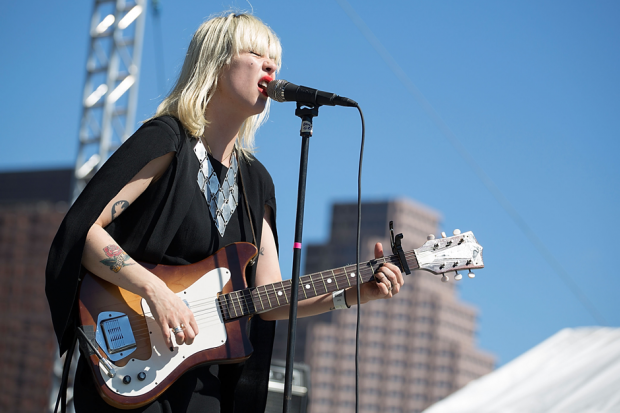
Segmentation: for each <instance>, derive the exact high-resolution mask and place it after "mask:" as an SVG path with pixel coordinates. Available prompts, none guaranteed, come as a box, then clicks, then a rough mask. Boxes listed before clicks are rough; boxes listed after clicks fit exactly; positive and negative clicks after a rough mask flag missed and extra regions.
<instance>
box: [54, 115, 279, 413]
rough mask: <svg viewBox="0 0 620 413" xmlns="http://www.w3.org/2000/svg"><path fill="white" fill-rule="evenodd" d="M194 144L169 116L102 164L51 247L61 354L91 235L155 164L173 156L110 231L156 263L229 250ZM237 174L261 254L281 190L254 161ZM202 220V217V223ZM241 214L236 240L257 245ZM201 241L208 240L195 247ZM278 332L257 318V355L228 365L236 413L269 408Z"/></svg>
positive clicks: (71, 330)
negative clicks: (266, 222) (202, 186)
mask: <svg viewBox="0 0 620 413" xmlns="http://www.w3.org/2000/svg"><path fill="white" fill-rule="evenodd" d="M194 144H195V139H193V138H191V137H189V136H188V135H187V134H186V133H185V131H184V128H183V127H182V125H181V123H180V122H179V121H178V120H177V119H175V118H173V117H169V116H164V117H161V118H156V119H153V120H151V121H149V122H147V123H145V124H144V125H143V126H142V127H141V128H140V129H139V130H138V131H137V132H136V133H135V134H134V135H133V136H132V137H131V138H129V139H128V140H127V141H126V142H125V143H124V144H123V145H121V147H120V148H119V149H118V150H117V151H116V152H115V153H114V154H113V155H112V156H111V157H110V159H109V160H108V161H107V162H106V163H105V164H104V165H103V166H102V168H101V169H100V170H99V171H98V172H97V174H96V175H95V176H94V177H93V178H92V180H91V181H90V182H89V184H88V185H87V186H86V188H85V189H84V191H83V192H82V194H81V195H80V197H79V198H78V199H77V200H76V201H75V203H74V204H73V206H72V207H71V209H70V210H69V212H68V213H67V215H66V217H65V219H64V220H63V222H62V224H61V225H60V228H59V230H58V233H57V234H56V237H55V238H54V241H53V243H52V246H51V248H50V253H49V257H48V263H47V269H46V288H45V290H46V295H47V299H48V301H49V306H50V310H51V314H52V321H53V324H54V330H55V332H56V336H57V339H58V344H59V347H60V354H63V353H64V352H65V351H66V350H67V349H68V347H69V346H70V344H71V341H72V339H73V335H74V334H75V329H76V327H77V320H78V306H77V299H78V297H77V294H78V286H79V279H80V276H81V274H83V271H84V269H83V267H82V265H81V260H82V251H83V248H84V243H85V240H86V235H87V233H88V230H89V229H90V227H91V226H92V225H93V224H94V222H95V221H96V220H97V218H98V217H99V215H100V214H101V211H103V209H104V207H105V206H106V205H107V204H108V203H109V202H110V200H111V199H112V198H113V197H114V196H115V195H116V194H117V193H118V192H119V191H120V190H121V189H122V188H123V187H124V186H125V185H126V184H127V183H128V182H129V181H130V180H131V179H132V178H133V177H134V176H135V175H136V174H137V173H138V172H139V171H140V170H141V169H142V168H143V167H144V166H146V164H148V163H149V162H150V161H151V160H153V159H155V158H158V157H160V156H163V155H165V154H167V153H170V152H174V153H175V157H174V159H173V161H172V162H171V164H170V166H169V167H168V169H167V170H166V171H165V173H164V174H163V176H162V177H161V178H160V179H159V180H158V181H157V182H156V183H155V184H152V185H151V186H149V188H148V189H147V190H146V191H145V192H144V193H143V194H142V195H141V196H140V197H139V198H138V199H137V200H136V201H135V202H134V203H133V204H132V205H131V206H130V207H129V208H127V210H126V211H123V213H122V214H121V215H120V216H119V217H118V218H116V219H115V220H114V221H113V222H112V223H111V224H110V225H109V226H107V227H106V228H105V229H106V231H107V232H108V233H109V234H110V235H111V236H112V238H114V240H115V241H116V242H117V243H118V244H119V245H120V246H121V247H122V248H123V249H124V250H125V251H126V252H127V253H128V254H129V255H130V256H131V257H132V258H133V259H135V260H137V261H144V262H149V263H153V264H168V265H182V264H190V263H194V262H197V261H200V260H201V259H203V258H206V257H207V256H209V255H211V254H213V253H214V252H215V251H216V250H217V249H219V248H221V247H223V246H224V245H219V243H218V240H219V235H218V234H217V231H216V230H215V226H214V225H213V223H212V220H211V219H210V216H209V213H208V209H207V206H206V202H205V201H204V199H201V198H200V197H201V196H202V194H201V192H200V190H199V189H198V185H197V183H196V176H197V173H198V168H199V162H198V159H197V158H196V155H195V154H194V152H193V146H194ZM214 167H215V166H214ZM239 170H240V173H241V174H242V176H243V182H244V184H245V190H246V194H247V197H248V202H249V205H250V216H251V219H252V224H253V226H254V231H255V234H256V238H257V239H256V243H257V247H259V248H260V236H261V234H262V224H263V216H264V213H265V206H269V207H270V208H271V211H273V216H272V217H271V218H272V219H271V222H272V229H273V232H274V237H275V239H276V245H277V231H276V228H275V211H276V204H275V190H274V187H273V182H272V180H271V177H270V176H269V173H268V172H267V170H266V169H265V168H264V166H263V165H262V164H261V163H260V162H258V161H257V160H256V159H252V160H251V162H250V161H247V160H243V158H241V159H240V161H239ZM240 192H241V188H240ZM205 212H206V217H205V216H204V214H205ZM199 214H200V215H202V216H201V217H197V215H199ZM235 215H236V216H237V219H238V221H239V223H240V224H239V226H240V228H237V233H238V235H237V236H238V237H240V239H234V240H233V241H250V242H251V241H252V235H251V231H250V229H249V225H248V224H249V223H248V213H247V209H246V208H245V205H244V204H243V201H242V202H240V204H239V205H238V207H237V210H236V211H235ZM205 222H207V223H208V224H205ZM205 225H207V226H205ZM229 226H231V225H230V224H229ZM195 227H202V229H203V231H202V233H201V234H195V233H192V229H193V228H195ZM188 231H189V232H190V234H189V235H188ZM213 231H215V232H213ZM227 232H229V235H228V236H226V237H225V238H224V239H226V238H230V237H231V235H230V233H232V234H233V235H232V236H234V234H235V231H234V230H233V231H229V230H228V227H227ZM212 234H215V235H217V236H212ZM196 236H202V237H204V239H203V240H202V242H196V238H195V237H196ZM192 237H193V238H192ZM255 272H256V266H255V265H254V266H252V267H250V268H248V271H247V273H246V278H247V282H248V285H250V286H253V285H255V284H254V278H255ZM274 329H275V322H266V321H263V320H262V319H260V317H254V318H253V319H252V323H251V330H250V341H251V342H252V345H253V346H254V353H253V355H252V357H250V359H248V360H247V361H246V362H245V363H242V364H240V365H231V367H228V366H227V367H226V368H229V369H233V370H235V369H236V371H234V372H228V373H226V376H227V377H235V381H237V379H238V381H237V383H236V386H235V390H234V403H235V409H234V411H236V412H253V411H256V412H262V411H263V410H264V406H265V402H266V394H267V384H268V375H269V364H270V361H271V349H272V345H273V336H274ZM222 397H224V395H223V396H222Z"/></svg>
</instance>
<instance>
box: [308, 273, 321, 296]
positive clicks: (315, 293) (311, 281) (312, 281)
mask: <svg viewBox="0 0 620 413" xmlns="http://www.w3.org/2000/svg"><path fill="white" fill-rule="evenodd" d="M309 277H310V283H311V284H312V289H313V290H314V296H315V297H316V296H317V295H319V293H317V292H316V284H315V283H314V278H312V276H311V275H310V276H309Z"/></svg>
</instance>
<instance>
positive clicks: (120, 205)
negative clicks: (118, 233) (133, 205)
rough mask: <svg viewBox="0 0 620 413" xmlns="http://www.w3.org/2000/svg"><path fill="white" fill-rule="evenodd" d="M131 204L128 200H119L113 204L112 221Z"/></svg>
mask: <svg viewBox="0 0 620 413" xmlns="http://www.w3.org/2000/svg"><path fill="white" fill-rule="evenodd" d="M128 206H129V202H127V201H117V202H115V203H114V205H112V221H114V218H118V216H119V215H120V214H121V213H122V212H123V211H124V210H125V209H126V208H127V207H128Z"/></svg>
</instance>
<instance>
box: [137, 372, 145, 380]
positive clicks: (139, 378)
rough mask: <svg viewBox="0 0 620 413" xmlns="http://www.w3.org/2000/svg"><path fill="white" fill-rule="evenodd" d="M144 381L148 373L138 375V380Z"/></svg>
mask: <svg viewBox="0 0 620 413" xmlns="http://www.w3.org/2000/svg"><path fill="white" fill-rule="evenodd" d="M144 379H146V373H145V372H143V371H141V372H140V373H138V380H140V381H144Z"/></svg>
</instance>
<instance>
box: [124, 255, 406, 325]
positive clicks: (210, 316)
mask: <svg viewBox="0 0 620 413" xmlns="http://www.w3.org/2000/svg"><path fill="white" fill-rule="evenodd" d="M412 255H413V256H415V253H414V252H413V251H410V252H408V253H405V256H406V257H407V256H412ZM388 260H389V261H392V262H396V261H397V256H395V255H393V256H390V257H382V258H378V259H375V260H374V261H375V262H379V261H382V262H383V263H385V262H387V261H388ZM369 262H370V261H369ZM369 262H366V263H364V265H367V264H368V263H369ZM348 267H352V266H345V267H340V268H336V269H333V270H328V271H323V272H320V273H315V274H309V275H305V276H302V277H301V278H303V277H308V278H309V280H308V281H305V282H304V283H312V284H319V285H318V286H319V290H321V292H318V291H317V292H316V295H315V296H318V295H323V294H327V293H329V292H330V291H331V290H330V288H326V291H325V292H323V291H322V290H323V289H325V288H321V285H320V284H321V282H322V283H323V284H324V287H325V273H326V272H331V273H332V276H331V277H330V276H328V279H329V278H332V277H333V278H334V279H335V280H336V285H335V287H336V288H334V289H333V291H335V290H336V289H338V286H337V283H338V281H343V280H347V283H349V281H348V278H347V268H348ZM336 272H337V273H336ZM341 272H342V273H341ZM369 273H371V274H372V269H371V268H368V267H365V268H362V270H361V271H360V276H362V279H363V278H364V275H368V274H369ZM318 277H321V279H320V280H318V279H315V278H318ZM275 284H278V283H274V284H271V286H272V287H273V288H275V287H274V285H275ZM279 284H281V285H280V288H281V289H277V290H276V291H269V290H267V289H266V287H269V286H262V287H265V290H266V291H264V292H263V293H262V294H263V295H265V294H267V296H268V297H270V298H271V297H273V298H274V301H279V297H276V294H277V292H278V291H282V290H284V292H283V294H286V295H287V297H285V300H286V302H287V303H288V298H289V293H290V292H291V291H292V284H291V282H290V280H286V281H282V282H280V283H279ZM330 284H331V283H330ZM314 287H315V288H316V286H314ZM258 288H259V287H255V288H252V289H244V290H238V291H235V292H234V293H236V299H237V301H238V304H237V303H235V302H234V301H235V299H234V298H233V297H232V296H231V293H227V294H226V295H227V296H228V297H230V300H227V301H230V302H231V303H232V306H233V310H234V311H235V313H236V314H235V316H236V317H233V316H232V314H231V313H232V311H230V305H229V304H222V302H221V301H220V300H219V299H218V297H209V298H206V299H198V300H195V301H193V302H192V304H191V306H192V307H193V308H196V307H201V306H205V305H208V302H210V303H211V304H212V305H211V306H208V307H207V308H205V309H201V310H196V311H194V310H193V313H194V317H195V319H196V323H197V325H198V322H199V321H204V320H207V323H208V324H204V323H203V324H202V326H203V327H204V326H209V325H217V324H220V323H221V322H220V312H218V311H217V310H216V309H215V307H216V305H217V306H219V309H220V310H221V311H222V310H223V308H224V306H225V307H226V310H228V314H229V318H230V319H232V318H237V317H238V313H241V316H244V315H246V310H247V312H248V313H252V310H251V307H254V309H255V310H256V309H257V308H256V304H255V302H254V298H257V299H259V301H260V302H261V306H262V307H263V309H264V304H263V303H262V298H260V296H258V297H254V295H253V292H254V291H256V292H257V295H259V294H258V293H260V292H259V291H257V289H258ZM300 289H301V292H302V293H304V294H305V292H304V291H303V286H300ZM239 293H242V294H241V295H242V296H241V297H239ZM241 299H243V304H245V308H244V306H243V304H242V303H241ZM214 301H217V304H215V303H214ZM201 302H202V303H203V304H198V303H201ZM205 302H207V304H204V303H205ZM237 309H238V310H239V312H238V313H237V311H236V310H237ZM222 312H223V311H222ZM255 312H256V311H255ZM205 313H206V314H205ZM144 316H150V317H151V318H152V313H150V312H149V313H145V314H144ZM132 318H133V319H134V320H135V319H136V318H137V319H140V320H142V319H144V317H143V316H140V315H135V316H133V317H132ZM215 319H217V321H218V322H217V323H212V322H211V320H213V321H215ZM198 326H199V327H200V325H198ZM149 330H150V329H149V328H148V326H147V328H138V329H136V330H134V333H135V334H134V336H142V335H147V334H146V332H147V331H149Z"/></svg>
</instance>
